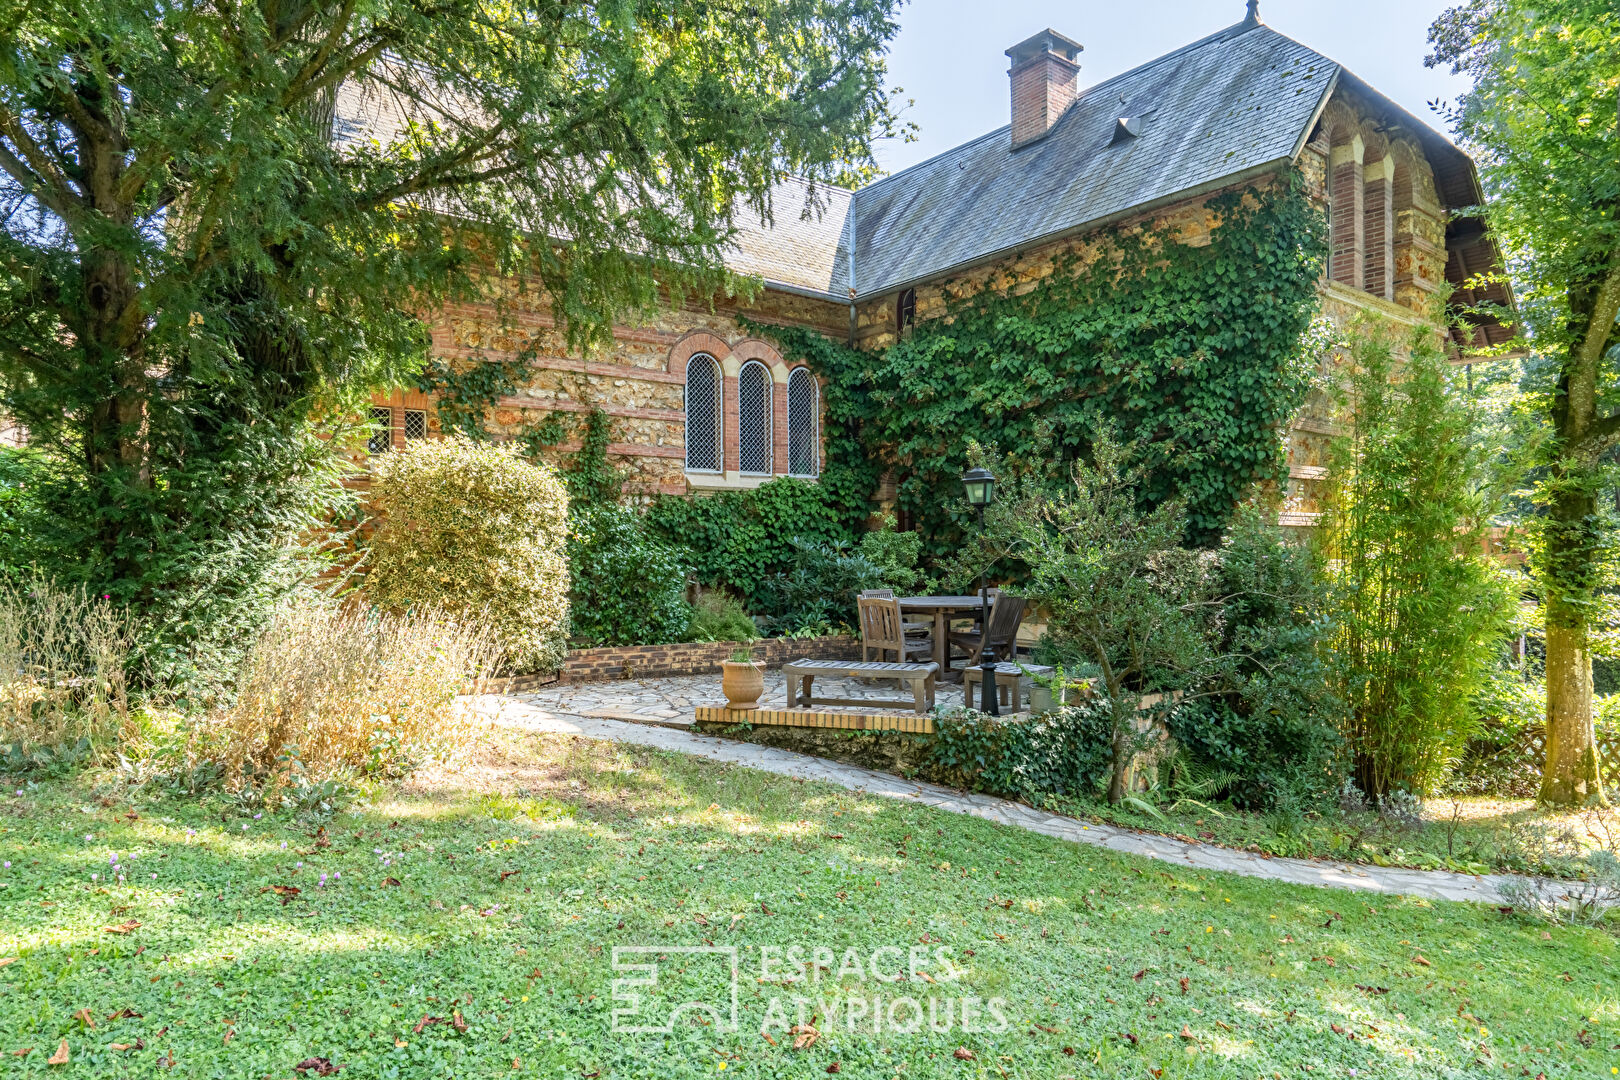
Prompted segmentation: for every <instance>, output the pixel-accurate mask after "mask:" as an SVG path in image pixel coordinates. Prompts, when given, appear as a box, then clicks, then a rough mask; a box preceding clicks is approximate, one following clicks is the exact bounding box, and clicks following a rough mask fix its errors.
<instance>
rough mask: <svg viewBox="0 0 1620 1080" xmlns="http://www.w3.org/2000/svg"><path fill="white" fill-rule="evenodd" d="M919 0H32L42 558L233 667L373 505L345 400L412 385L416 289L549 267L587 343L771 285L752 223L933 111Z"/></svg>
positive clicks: (21, 17) (7, 227) (15, 353)
mask: <svg viewBox="0 0 1620 1080" xmlns="http://www.w3.org/2000/svg"><path fill="white" fill-rule="evenodd" d="M896 6H897V0H786V2H781V3H772V4H765V5H753V6H744V7H738V6H735V5H721V6H718V7H705V8H703V9H702V10H701V11H695V10H694V9H693V8H692V7H691V5H688V4H686V3H684V2H679V0H673V2H669V0H647V2H641V3H638V4H636V5H633V6H632V7H630V8H624V9H618V8H615V9H614V10H612V11H605V10H604V9H602V8H601V7H600V6H598V5H594V4H578V3H575V4H560V5H559V4H553V5H534V4H517V5H494V6H489V5H480V4H476V3H473V2H471V0H448V2H447V3H440V2H438V0H431V2H430V0H378V2H376V3H368V4H364V5H354V4H321V3H314V2H311V0H290V2H287V3H277V4H271V5H257V6H249V7H245V8H241V9H235V8H230V9H227V8H222V7H219V6H216V5H207V4H204V5H160V6H158V7H153V6H152V5H149V4H144V3H140V2H137V0H109V2H107V3H101V4H96V5H91V6H85V5H83V4H79V3H73V2H68V0H42V2H40V3H30V4H26V5H12V6H11V7H9V8H8V9H7V14H6V17H5V18H4V20H0V21H3V23H4V26H5V33H4V35H3V40H4V46H3V48H0V52H3V62H0V412H3V413H4V414H5V415H6V416H7V417H8V418H9V419H11V420H15V421H17V422H19V423H20V425H21V426H22V428H23V429H24V430H26V431H27V433H28V438H29V440H30V446H31V448H32V450H33V451H34V452H35V453H36V454H38V455H39V457H40V459H41V463H40V468H39V469H38V470H36V471H35V475H34V480H33V488H32V490H33V492H34V499H35V501H36V506H35V507H33V508H31V510H30V514H31V521H32V522H35V523H37V525H38V526H39V528H38V529H37V530H33V529H30V530H27V531H28V532H30V533H31V534H37V539H38V541H39V542H38V543H37V544H34V543H33V542H32V539H33V537H32V536H31V537H30V543H29V544H27V545H25V546H26V547H27V549H28V550H27V551H26V554H27V555H28V556H29V557H32V558H37V559H38V561H39V563H40V566H41V568H42V569H44V570H46V571H47V572H49V573H51V574H52V575H53V576H55V577H56V578H58V579H59V580H62V581H77V582H84V583H86V584H88V585H89V586H90V587H91V589H92V591H94V592H97V593H101V592H107V593H110V594H111V595H112V596H113V597H114V598H115V599H116V600H118V601H119V602H121V603H127V604H129V605H130V606H131V607H132V608H133V609H134V610H135V612H136V613H137V615H139V616H140V617H141V619H142V620H143V622H145V623H147V624H149V625H150V626H151V627H152V629H151V631H150V632H149V633H150V636H151V637H153V638H154V639H155V640H156V644H155V645H151V646H148V647H147V649H146V650H145V651H146V652H147V653H149V654H156V655H157V656H158V658H159V660H160V661H161V663H159V664H158V665H157V666H158V667H162V666H163V665H165V664H167V665H168V666H170V667H173V668H184V667H185V665H187V664H190V663H192V662H193V661H192V660H191V658H190V654H193V653H196V654H198V656H199V657H200V659H198V660H197V661H196V662H195V663H196V666H198V667H200V668H201V669H203V671H202V673H203V674H204V675H207V676H212V675H214V674H218V673H220V672H222V671H228V670H229V668H230V667H231V664H232V661H233V658H234V657H235V656H236V654H237V651H238V650H239V648H240V646H241V645H242V644H243V643H245V642H247V641H250V640H251V639H252V637H253V634H254V633H255V632H256V631H257V630H258V629H259V628H260V627H261V626H262V624H263V622H264V619H265V617H266V613H267V612H268V611H269V610H270V608H271V607H273V604H274V601H276V600H277V599H279V598H281V597H282V596H283V595H284V594H285V593H286V592H287V590H288V588H289V585H290V583H291V582H292V581H293V580H295V579H296V578H297V577H299V576H302V575H303V574H304V573H306V572H307V568H302V569H300V568H297V567H296V566H295V565H291V564H289V563H288V562H286V561H285V560H284V559H282V557H281V556H282V555H283V554H284V553H285V551H286V550H287V549H288V548H289V547H290V546H294V545H295V542H296V540H297V539H298V538H300V537H305V536H308V535H310V534H311V533H312V532H313V531H315V530H316V527H317V526H318V525H319V524H321V522H322V520H323V519H325V518H326V517H327V516H328V514H329V512H332V511H335V510H338V509H341V507H338V506H335V505H334V504H335V503H336V502H337V501H338V500H339V499H340V497H341V490H342V489H341V488H340V487H338V486H337V485H336V484H334V483H332V482H331V481H332V479H333V476H332V474H333V471H334V467H333V465H332V464H331V462H330V461H329V460H326V458H327V457H328V456H329V455H330V454H332V453H334V452H336V451H338V450H340V449H341V448H342V447H341V445H340V444H331V443H326V442H324V441H322V440H320V439H317V438H315V437H314V435H313V433H312V432H311V431H310V430H309V425H310V423H311V421H312V419H314V418H317V417H321V416H341V415H348V414H351V413H352V412H354V411H355V410H356V409H357V408H359V407H361V406H363V404H364V401H365V397H366V392H367V391H369V390H370V389H372V388H374V387H380V386H399V385H406V384H408V383H409V380H410V375H411V372H412V371H413V370H415V369H416V368H418V367H419V365H420V364H421V363H422V362H423V361H424V360H425V358H426V356H427V353H428V347H429V341H428V335H427V333H426V332H425V328H424V327H423V324H422V322H421V320H420V319H419V318H418V316H417V314H416V313H418V312H423V311H432V310H436V309H438V308H440V307H441V306H442V305H443V304H445V303H447V302H453V301H470V302H476V301H481V300H490V299H492V298H493V299H494V300H495V302H496V303H497V304H498V305H500V306H501V307H502V309H503V311H504V310H506V308H507V304H506V299H507V298H506V297H503V296H499V295H497V296H494V297H492V296H491V290H490V289H489V283H490V281H491V280H492V279H495V278H497V277H500V278H509V279H511V278H515V279H520V280H522V281H523V282H524V288H525V289H529V290H532V291H533V294H534V295H543V296H544V297H545V299H546V302H547V304H548V305H549V309H550V313H551V315H552V316H553V317H554V319H555V320H556V323H557V325H558V326H559V328H560V329H561V330H562V331H563V333H564V334H565V336H566V337H567V338H568V340H569V341H570V343H571V344H573V345H576V346H577V345H582V344H585V343H588V342H591V341H600V340H603V339H605V338H606V337H607V336H608V335H609V333H610V330H611V326H612V325H613V323H614V322H615V321H616V320H623V319H626V318H629V317H632V316H634V315H636V314H638V313H644V312H646V311H649V310H651V309H654V308H658V307H661V306H662V305H664V304H667V303H668V302H670V298H671V297H677V298H678V297H681V296H685V295H689V294H696V295H701V296H712V295H714V294H715V292H716V291H717V290H720V291H728V290H729V291H732V292H738V293H746V292H747V291H748V286H747V285H746V283H742V282H739V281H737V280H736V279H734V278H733V277H732V276H731V275H730V274H729V273H728V272H727V271H726V270H725V269H724V266H723V262H722V252H723V251H724V249H725V248H726V246H727V244H728V243H729V242H730V240H731V238H732V236H733V234H734V231H735V227H736V225H737V223H738V221H739V220H743V218H739V215H745V216H758V215H761V214H764V215H767V216H769V215H770V214H773V213H798V212H800V211H801V209H803V208H802V207H800V206H782V207H773V206H772V205H771V192H772V190H773V186H774V185H775V183H776V182H777V181H778V180H780V179H781V178H782V177H783V176H785V175H788V174H793V175H801V176H807V177H810V178H811V179H812V180H813V181H826V180H830V179H831V178H833V177H834V176H837V175H841V174H842V173H843V172H844V170H846V169H849V168H854V169H860V168H861V167H863V166H864V165H866V164H869V163H870V161H871V154H870V149H871V145H872V140H873V139H874V138H879V137H883V136H885V135H888V134H894V133H896V132H897V131H899V130H900V129H901V127H902V125H900V124H899V123H898V122H897V121H896V120H895V118H894V113H893V110H892V109H891V105H890V99H889V95H888V93H887V92H886V91H885V89H884V82H885V78H884V75H885V70H884V64H883V61H882V56H883V52H884V49H885V47H886V45H887V42H888V41H889V40H890V38H892V36H893V35H894V33H895V31H896V24H895V22H894V20H893V18H892V13H893V11H894V9H895V8H896ZM383 99H386V105H380V104H379V102H380V101H381V100H383ZM336 114H341V115H342V119H343V121H344V123H343V124H341V125H339V124H338V123H337V116H336ZM379 115H382V116H386V117H388V118H389V119H388V120H387V121H384V122H383V123H382V124H381V125H380V126H379V127H378V128H377V129H376V130H362V131H359V132H355V131H354V130H353V128H352V126H351V125H352V123H353V122H354V121H356V120H358V119H360V118H361V117H362V116H372V117H376V116H379ZM395 121H397V122H395ZM335 136H336V137H335ZM561 162H571V163H576V166H577V167H576V166H570V167H559V163H561ZM452 223H453V225H452ZM537 229H539V230H543V231H542V232H541V233H539V234H537V232H536V230H537ZM564 240H565V241H566V243H563V242H562V241H564ZM503 374H504V369H492V370H488V371H481V372H478V373H477V374H476V376H468V377H469V378H477V379H483V380H486V382H488V383H489V385H485V386H482V387H471V388H470V389H472V390H476V391H478V392H479V393H484V394H488V393H490V392H493V391H494V390H496V389H498V387H497V386H495V385H494V384H495V383H496V382H499V378H498V376H501V375H503ZM450 420H451V423H450V424H449V425H448V426H449V428H450V429H451V430H455V429H457V428H460V429H461V430H463V431H464V432H465V431H467V430H468V429H470V428H471V426H472V424H471V418H470V416H469V415H465V414H464V415H462V416H460V417H459V418H458V417H456V416H451V417H450ZM334 490H335V491H336V492H338V494H334ZM20 531H21V530H20ZM16 535H17V534H16V533H11V534H8V533H6V532H5V531H4V530H0V540H5V539H7V537H8V536H12V537H14V536H16ZM21 561H22V559H21V558H20V557H19V556H18V555H17V554H16V553H14V552H7V553H5V554H0V564H6V565H15V564H18V563H20V562H21ZM171 653H172V654H173V655H172V656H171V655H170V654H171Z"/></svg>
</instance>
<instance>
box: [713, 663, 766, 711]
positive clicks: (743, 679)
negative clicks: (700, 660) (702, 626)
mask: <svg viewBox="0 0 1620 1080" xmlns="http://www.w3.org/2000/svg"><path fill="white" fill-rule="evenodd" d="M720 689H721V690H723V691H724V692H725V695H726V708H728V709H735V710H748V709H757V708H759V695H760V694H762V693H764V691H765V665H764V664H763V663H761V662H759V661H756V660H755V659H754V654H753V653H751V652H749V651H748V650H747V649H734V650H732V653H731V659H730V660H722V661H721V662H720Z"/></svg>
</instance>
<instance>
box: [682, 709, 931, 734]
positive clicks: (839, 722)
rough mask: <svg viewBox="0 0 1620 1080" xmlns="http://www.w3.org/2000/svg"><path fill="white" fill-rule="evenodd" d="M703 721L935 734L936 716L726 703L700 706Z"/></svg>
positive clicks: (699, 720) (697, 713)
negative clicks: (731, 705) (745, 706)
mask: <svg viewBox="0 0 1620 1080" xmlns="http://www.w3.org/2000/svg"><path fill="white" fill-rule="evenodd" d="M694 712H695V720H696V722H697V723H699V724H720V725H725V724H753V725H755V726H756V727H757V726H760V725H771V726H774V727H800V728H831V729H833V730H835V731H872V732H879V731H881V732H894V731H898V732H904V733H906V734H908V735H932V734H933V733H934V718H933V717H932V716H927V715H923V716H919V715H917V714H916V713H886V712H873V713H849V712H833V711H830V710H827V709H728V708H726V707H725V706H724V705H699V706H698V707H697V709H696V710H695V711H694Z"/></svg>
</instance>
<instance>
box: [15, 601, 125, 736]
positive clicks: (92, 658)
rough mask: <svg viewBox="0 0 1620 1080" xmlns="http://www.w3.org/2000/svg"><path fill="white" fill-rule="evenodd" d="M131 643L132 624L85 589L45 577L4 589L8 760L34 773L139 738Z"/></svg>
mask: <svg viewBox="0 0 1620 1080" xmlns="http://www.w3.org/2000/svg"><path fill="white" fill-rule="evenodd" d="M130 643H131V629H130V625H129V620H128V619H127V618H126V617H125V616H124V615H123V614H122V613H120V612H118V611H117V610H115V609H114V608H113V606H112V604H111V603H110V602H109V601H108V600H107V599H106V598H104V597H93V596H90V595H89V594H87V593H86V592H85V590H84V589H83V588H82V587H78V588H62V587H59V586H57V585H55V584H53V583H52V582H49V581H45V580H43V579H40V578H24V579H22V580H21V581H19V582H18V583H16V584H0V743H4V744H6V745H7V759H8V760H10V761H12V762H15V763H21V764H22V765H23V766H27V765H28V764H29V763H31V762H35V761H50V760H55V759H57V758H60V757H62V756H63V755H64V754H67V755H68V756H71V757H72V758H73V759H75V760H80V759H83V758H87V757H90V756H103V755H105V754H107V753H110V752H111V751H113V750H115V749H117V748H118V747H119V746H120V744H121V742H122V741H123V740H124V739H125V738H127V737H128V736H130V735H132V734H133V729H132V728H131V726H130V711H129V696H128V691H127V688H126V666H127V664H128V663H129V655H130ZM31 748H32V749H31ZM42 755H43V756H42ZM7 767H8V768H9V767H10V766H7Z"/></svg>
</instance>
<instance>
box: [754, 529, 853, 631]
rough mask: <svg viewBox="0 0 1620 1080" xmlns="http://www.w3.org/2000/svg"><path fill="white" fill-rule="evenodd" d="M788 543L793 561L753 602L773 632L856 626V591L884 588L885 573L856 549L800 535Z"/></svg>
mask: <svg viewBox="0 0 1620 1080" xmlns="http://www.w3.org/2000/svg"><path fill="white" fill-rule="evenodd" d="M787 547H788V549H789V550H790V551H791V552H792V559H793V561H792V563H791V564H790V565H789V568H788V569H787V570H785V571H783V572H781V573H778V574H776V575H774V576H772V577H771V578H769V579H767V580H766V581H765V582H764V584H763V585H762V586H761V588H760V589H759V600H758V602H757V603H756V605H755V610H757V611H761V612H763V613H764V614H765V615H766V616H767V618H768V619H769V623H770V627H771V630H772V632H773V633H777V634H783V635H790V636H798V635H801V634H802V633H804V632H805V631H807V630H817V631H825V630H831V629H834V628H837V627H851V626H855V625H856V624H857V623H858V621H859V616H858V609H857V608H856V605H855V598H856V595H857V594H858V593H860V592H861V590H863V589H879V588H884V587H885V579H884V576H883V571H882V570H881V569H880V568H879V567H877V566H874V565H873V564H872V563H871V561H870V560H868V559H867V558H866V556H864V555H862V554H859V553H858V552H853V551H850V550H848V549H847V548H841V547H836V546H834V545H832V544H828V543H816V542H812V541H807V540H805V539H803V538H801V537H795V538H793V539H792V540H790V541H789V542H788V545H787Z"/></svg>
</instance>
